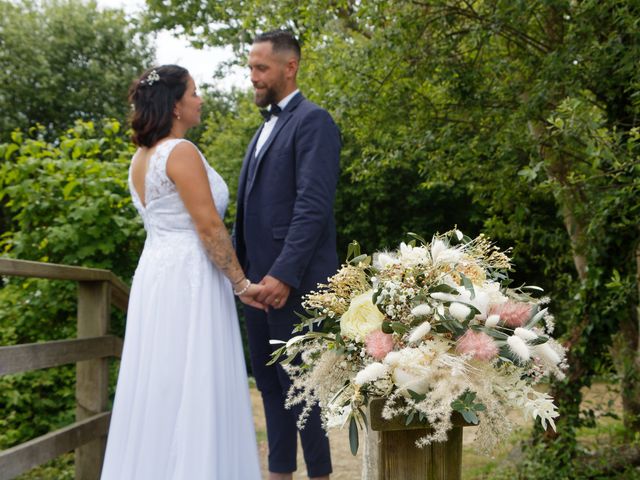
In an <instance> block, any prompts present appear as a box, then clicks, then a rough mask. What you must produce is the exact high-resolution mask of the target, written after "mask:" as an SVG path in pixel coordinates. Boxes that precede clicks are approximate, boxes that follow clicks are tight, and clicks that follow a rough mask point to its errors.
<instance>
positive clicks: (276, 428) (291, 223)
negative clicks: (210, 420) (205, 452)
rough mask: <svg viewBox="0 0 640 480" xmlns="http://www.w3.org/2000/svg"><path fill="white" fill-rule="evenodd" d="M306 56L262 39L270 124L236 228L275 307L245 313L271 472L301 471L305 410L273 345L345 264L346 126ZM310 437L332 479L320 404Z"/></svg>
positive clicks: (254, 149) (253, 161) (258, 43)
mask: <svg viewBox="0 0 640 480" xmlns="http://www.w3.org/2000/svg"><path fill="white" fill-rule="evenodd" d="M299 62H300V45H299V44H298V41H297V40H296V39H295V37H293V35H291V34H290V33H289V32H287V31H283V30H276V31H273V32H268V33H264V34H262V35H259V36H257V37H256V38H255V39H254V42H253V45H252V48H251V51H250V53H249V69H250V71H251V82H252V83H253V87H254V89H255V103H256V105H258V106H259V107H261V108H264V110H263V111H262V113H263V116H264V117H265V122H264V123H263V124H262V126H261V127H260V128H259V129H258V131H257V132H256V134H255V135H254V137H253V139H252V140H251V143H250V144H249V148H248V150H247V153H246V156H245V158H244V163H243V165H242V171H241V173H240V181H239V186H238V199H237V200H238V211H237V216H236V223H235V232H234V238H235V245H236V250H237V254H238V258H239V260H240V262H241V264H242V265H243V267H244V270H245V272H246V273H247V276H248V277H249V279H250V280H251V281H252V282H259V283H261V284H262V285H264V287H265V288H264V290H263V294H262V296H261V297H258V298H257V300H258V301H260V302H262V303H263V304H265V305H267V306H269V308H268V311H262V310H258V309H255V308H246V309H245V317H246V321H247V332H248V337H249V351H250V356H251V365H252V368H253V373H254V375H255V378H256V384H257V386H258V389H259V390H260V393H261V394H262V400H263V404H264V410H265V416H266V420H267V437H268V441H269V478H270V479H271V480H287V479H291V478H292V472H294V471H295V470H296V446H297V435H298V430H297V428H296V421H297V417H298V414H299V409H295V408H294V409H292V410H287V409H285V408H284V401H285V398H286V395H287V391H288V389H289V386H290V385H291V381H290V380H289V377H288V375H287V374H286V373H285V372H284V370H283V369H282V367H281V366H280V365H272V366H267V365H266V363H267V362H268V361H269V360H270V355H271V352H272V351H273V348H272V346H271V345H270V344H269V340H270V339H279V340H287V339H289V338H291V335H292V330H293V327H294V325H295V324H296V323H298V322H299V320H298V318H297V317H296V315H295V313H294V312H296V311H298V312H302V311H303V309H302V307H301V299H302V296H303V295H304V294H305V293H307V292H309V290H311V289H315V287H316V285H317V283H319V282H323V283H325V282H326V280H327V278H328V277H329V276H331V275H333V274H334V273H335V272H336V269H337V267H338V258H337V253H336V227H335V221H334V218H333V202H334V197H335V191H336V183H337V181H338V172H339V157H340V147H341V142H340V134H339V131H338V128H337V127H336V124H335V123H334V122H333V120H332V118H331V116H330V115H329V114H328V113H327V111H326V110H323V109H322V108H320V107H318V106H317V105H315V104H313V103H311V102H310V101H308V100H307V99H305V98H304V97H303V96H302V94H301V93H300V92H299V90H298V88H297V84H296V74H297V72H298V65H299ZM267 107H268V108H267ZM300 438H301V443H302V448H303V450H304V459H305V463H306V464H307V473H308V475H309V477H310V478H318V479H328V478H329V474H330V473H331V471H332V469H331V456H330V452H329V441H328V438H327V437H326V434H325V432H324V431H323V429H322V426H321V420H320V415H319V410H318V408H317V407H316V408H315V409H314V411H313V413H312V415H311V416H310V417H309V418H308V420H307V422H306V424H305V427H304V428H303V429H302V430H300Z"/></svg>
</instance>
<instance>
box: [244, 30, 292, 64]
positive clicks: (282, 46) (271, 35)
mask: <svg viewBox="0 0 640 480" xmlns="http://www.w3.org/2000/svg"><path fill="white" fill-rule="evenodd" d="M262 42H271V48H272V49H273V51H274V52H283V51H288V52H293V53H294V54H295V56H296V57H297V59H298V60H300V57H301V56H302V54H301V50H300V43H299V42H298V40H297V39H296V37H294V36H293V33H291V32H290V31H289V30H271V31H269V32H264V33H261V34H259V35H256V37H255V38H254V39H253V43H262Z"/></svg>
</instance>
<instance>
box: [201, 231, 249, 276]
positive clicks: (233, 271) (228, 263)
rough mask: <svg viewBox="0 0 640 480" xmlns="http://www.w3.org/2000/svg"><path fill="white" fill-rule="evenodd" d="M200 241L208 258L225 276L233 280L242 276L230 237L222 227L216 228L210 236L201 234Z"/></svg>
mask: <svg viewBox="0 0 640 480" xmlns="http://www.w3.org/2000/svg"><path fill="white" fill-rule="evenodd" d="M202 243H203V245H204V248H205V250H206V251H207V255H208V256H209V259H210V260H211V261H212V262H213V263H214V265H215V266H216V267H218V268H219V269H220V271H222V273H224V275H225V276H226V277H227V278H229V279H231V280H233V279H237V278H239V277H243V276H244V272H243V271H242V268H241V267H240V264H239V263H238V259H237V258H236V254H235V251H234V250H233V244H232V243H231V237H229V234H228V233H227V231H226V230H225V229H224V228H219V229H216V230H215V233H214V234H213V235H211V236H205V235H203V237H202Z"/></svg>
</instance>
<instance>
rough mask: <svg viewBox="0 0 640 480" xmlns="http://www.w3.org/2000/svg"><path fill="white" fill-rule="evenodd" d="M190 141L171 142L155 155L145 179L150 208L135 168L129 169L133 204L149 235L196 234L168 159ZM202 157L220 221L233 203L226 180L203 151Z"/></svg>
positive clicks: (158, 148) (161, 146)
mask: <svg viewBox="0 0 640 480" xmlns="http://www.w3.org/2000/svg"><path fill="white" fill-rule="evenodd" d="M186 141H188V140H185V139H172V140H167V141H165V142H164V143H162V144H160V145H159V146H158V147H157V148H156V150H155V151H154V152H153V154H152V155H151V158H150V159H149V168H148V170H147V174H146V176H145V192H144V198H145V201H146V206H145V205H142V202H141V201H140V198H139V197H138V193H137V192H136V189H135V188H134V186H133V181H132V179H131V167H129V190H130V191H131V196H132V198H133V204H134V206H135V207H136V209H137V210H138V213H140V216H141V217H142V219H143V221H144V227H145V230H147V233H152V232H153V231H160V232H167V231H170V232H179V231H192V232H195V228H194V225H193V222H192V220H191V216H190V215H189V212H188V211H187V209H186V207H185V206H184V203H183V202H182V199H181V198H180V195H179V194H178V191H177V189H176V186H175V184H174V183H173V181H171V179H170V178H169V177H168V176H167V169H166V167H167V159H168V158H169V154H170V153H171V151H172V150H173V148H174V147H175V146H176V145H177V144H178V143H180V142H186ZM198 153H200V158H201V159H202V162H203V164H204V166H205V170H206V171H207V176H208V177H209V185H210V187H211V193H212V195H213V199H214V202H215V205H216V209H217V210H218V214H219V215H220V217H224V213H225V211H226V209H227V204H228V203H229V189H228V188H227V185H226V183H225V182H224V180H223V179H222V177H221V176H220V175H219V174H218V173H217V172H216V171H215V170H214V169H213V168H211V166H209V164H208V163H207V162H206V160H205V158H204V156H203V155H202V153H201V152H200V151H199V150H198ZM132 163H133V162H132Z"/></svg>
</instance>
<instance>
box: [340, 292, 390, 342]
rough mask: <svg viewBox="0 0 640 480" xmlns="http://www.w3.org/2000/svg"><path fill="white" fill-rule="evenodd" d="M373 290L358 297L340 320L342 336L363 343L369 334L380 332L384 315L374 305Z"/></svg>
mask: <svg viewBox="0 0 640 480" xmlns="http://www.w3.org/2000/svg"><path fill="white" fill-rule="evenodd" d="M372 298H373V290H369V291H368V292H366V293H363V294H361V295H358V296H357V297H354V298H353V299H352V300H351V304H350V305H349V308H348V310H347V311H346V312H344V315H342V318H341V319H340V334H341V335H342V336H343V337H345V338H350V339H351V340H355V341H357V342H363V341H364V338H365V337H366V336H367V334H369V333H371V332H373V331H375V330H380V329H381V328H382V320H384V315H383V314H382V312H380V310H378V307H376V306H375V305H374V304H373V300H372Z"/></svg>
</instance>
